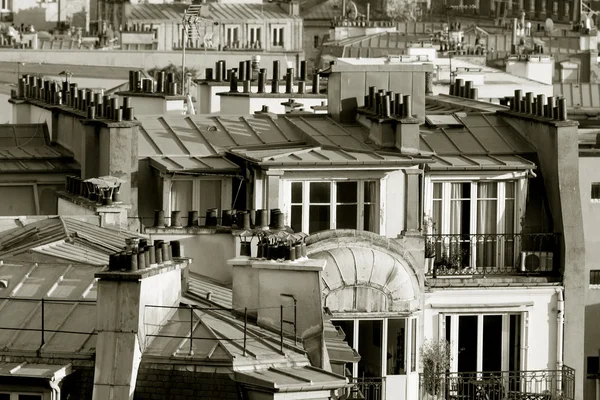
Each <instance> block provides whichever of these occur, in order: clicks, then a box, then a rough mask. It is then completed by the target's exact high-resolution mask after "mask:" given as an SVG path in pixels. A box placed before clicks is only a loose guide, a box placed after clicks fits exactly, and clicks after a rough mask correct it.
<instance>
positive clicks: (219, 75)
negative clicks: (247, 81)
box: [215, 61, 223, 82]
mask: <svg viewBox="0 0 600 400" xmlns="http://www.w3.org/2000/svg"><path fill="white" fill-rule="evenodd" d="M222 80H223V68H222V65H221V61H217V63H216V64H215V81H217V82H221V81H222Z"/></svg>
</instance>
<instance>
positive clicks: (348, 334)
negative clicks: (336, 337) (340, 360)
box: [331, 320, 354, 376]
mask: <svg viewBox="0 0 600 400" xmlns="http://www.w3.org/2000/svg"><path fill="white" fill-rule="evenodd" d="M331 322H332V323H333V325H334V326H336V327H338V328H339V329H341V330H342V331H343V333H344V335H345V339H344V340H345V341H346V343H348V346H350V347H352V348H354V321H352V320H344V321H331ZM346 369H347V370H348V371H346V374H347V375H346V376H352V371H353V369H354V365H353V364H352V363H347V364H346Z"/></svg>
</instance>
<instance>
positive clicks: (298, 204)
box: [289, 180, 379, 233]
mask: <svg viewBox="0 0 600 400" xmlns="http://www.w3.org/2000/svg"><path fill="white" fill-rule="evenodd" d="M377 188H378V181H367V180H365V181H363V180H361V181H318V182H309V181H299V182H290V189H289V190H290V192H291V201H290V210H289V214H290V225H291V227H292V229H294V231H295V232H307V233H314V232H319V231H323V230H327V229H358V230H367V231H371V232H377V231H378V228H379V218H378V211H379V210H378V207H377V195H378V190H377Z"/></svg>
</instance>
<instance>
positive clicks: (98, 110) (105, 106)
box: [16, 74, 134, 122]
mask: <svg viewBox="0 0 600 400" xmlns="http://www.w3.org/2000/svg"><path fill="white" fill-rule="evenodd" d="M16 96H17V98H30V99H34V100H39V101H42V102H45V103H48V104H52V105H56V106H61V105H62V106H67V107H70V108H73V109H75V110H77V111H80V112H84V113H87V114H86V115H87V118H88V119H96V118H103V119H108V120H112V121H117V122H121V121H123V120H125V121H133V119H134V110H133V107H131V106H130V99H129V97H124V98H123V104H122V106H121V107H119V99H118V97H111V96H108V95H104V93H103V91H100V92H94V91H93V90H91V89H79V87H78V85H77V83H69V82H68V81H63V82H62V87H60V85H59V83H58V82H53V81H50V80H46V79H43V78H37V77H35V76H31V75H27V74H26V75H23V77H22V78H21V79H19V85H18V88H17V93H16Z"/></svg>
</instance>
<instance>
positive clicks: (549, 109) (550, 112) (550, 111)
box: [545, 96, 554, 119]
mask: <svg viewBox="0 0 600 400" xmlns="http://www.w3.org/2000/svg"><path fill="white" fill-rule="evenodd" d="M545 116H546V118H550V119H553V118H554V97H552V96H550V97H548V104H546V115H545Z"/></svg>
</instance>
